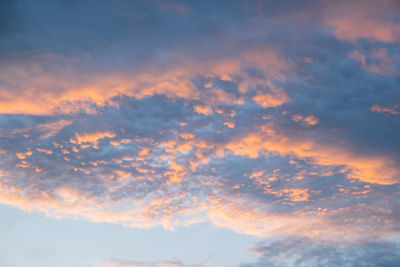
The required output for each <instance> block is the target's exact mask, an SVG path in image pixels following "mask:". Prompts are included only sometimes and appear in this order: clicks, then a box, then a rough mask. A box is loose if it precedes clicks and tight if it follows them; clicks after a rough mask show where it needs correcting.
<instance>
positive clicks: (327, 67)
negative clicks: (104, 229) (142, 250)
mask: <svg viewBox="0 0 400 267" xmlns="http://www.w3.org/2000/svg"><path fill="white" fill-rule="evenodd" d="M92 4H93V3H92ZM92 4H90V1H88V2H85V3H79V2H78V1H71V2H70V3H69V4H65V5H61V4H59V3H55V2H51V1H49V2H48V3H46V9H41V8H40V6H38V5H36V4H35V3H34V2H33V1H16V2H11V1H5V2H4V3H2V4H1V5H3V7H4V9H3V8H2V10H5V11H7V12H6V13H7V14H16V15H15V16H2V18H1V19H2V20H4V21H3V22H4V23H1V24H2V26H1V28H0V40H1V41H2V44H1V46H0V48H1V51H0V58H1V62H0V112H1V114H0V177H1V178H0V202H1V203H5V204H9V205H12V206H16V207H18V208H20V209H23V210H37V211H41V212H43V213H45V214H47V215H49V216H53V217H58V218H65V217H67V218H79V219H85V220H89V221H93V222H110V223H117V224H122V225H124V226H128V227H140V228H149V227H153V226H157V225H161V226H163V227H164V228H167V229H174V228H176V227H177V226H181V225H191V224H194V223H198V222H204V221H206V222H211V223H213V224H215V225H217V226H219V227H224V228H228V229H231V230H233V231H236V232H238V233H244V234H251V235H256V236H259V237H263V238H265V239H266V241H265V243H260V244H257V245H256V246H255V247H254V248H251V251H253V252H255V253H259V254H260V255H261V256H260V262H259V263H255V264H254V265H255V266H264V265H265V264H267V265H271V266H322V265H338V266H376V265H380V266H395V265H396V264H399V249H398V246H399V243H398V237H399V223H398V222H399V221H400V214H399V207H400V203H399V188H400V187H399V182H400V167H399V166H400V152H399V151H400V149H399V148H400V138H399V136H400V124H399V119H400V117H399V114H400V90H399V88H400V80H399V70H400V60H399V59H400V47H399V41H400V23H399V21H398V18H397V16H396V14H398V13H399V12H400V6H399V4H398V2H396V1H385V3H384V4H382V5H381V4H379V5H378V4H377V3H376V2H375V1H346V2H345V1H343V2H335V3H333V2H332V3H326V2H321V1H301V3H300V2H299V3H290V2H289V1H283V2H279V3H278V2H265V1H233V2H231V1H229V2H226V1H219V2H218V3H214V2H211V1H205V2H201V3H199V2H197V1H188V2H173V1H171V2H170V1H167V2H159V1H138V2H137V3H136V2H135V3H128V2H124V1H117V2H115V3H112V2H111V1H99V3H98V4H96V5H95V6H93V5H92ZM77 6H79V8H80V13H79V14H75V13H74V10H75V9H76V7H77ZM1 12H4V11H1ZM52 14H58V15H57V16H54V15H52ZM89 14H90V16H91V17H92V18H94V19H88V16H87V15H89ZM22 17H23V18H24V19H22ZM18 18H21V19H18ZM100 18H102V19H100ZM50 21H51V23H50ZM30 22H31V23H30ZM82 25H83V26H82ZM97 27H103V29H104V30H103V31H94V30H93V29H96V28H97ZM116 29H117V30H116ZM366 29H368V30H366ZM3 41H4V42H3ZM238 214H240V216H238ZM282 237H284V239H279V238H282ZM274 240H275V241H274ZM276 240H278V241H276ZM102 264H103V265H104V266H159V265H160V266H164V265H165V264H170V266H186V265H183V263H181V262H153V263H141V262H135V261H132V262H129V261H119V260H113V259H109V260H104V261H103V262H102ZM146 264H147V265H146ZM149 264H150V265H149ZM151 264H153V265H151ZM163 264H164V265H163ZM174 264H175V265H174ZM238 264H239V263H238ZM245 266H247V265H245ZM250 266H252V265H250Z"/></svg>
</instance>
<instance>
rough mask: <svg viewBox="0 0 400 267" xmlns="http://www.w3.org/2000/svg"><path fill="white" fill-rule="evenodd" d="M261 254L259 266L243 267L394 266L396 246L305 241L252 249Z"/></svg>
mask: <svg viewBox="0 0 400 267" xmlns="http://www.w3.org/2000/svg"><path fill="white" fill-rule="evenodd" d="M251 250H252V251H253V252H255V253H257V254H261V255H262V256H261V257H260V260H259V262H258V263H254V264H243V265H242V266H249V267H250V266H266V265H268V266H321V265H325V266H388V267H389V266H397V265H398V264H399V263H400V251H399V246H398V245H397V244H395V243H390V242H387V243H379V242H368V243H361V244H344V245H343V244H337V243H333V244H330V243H317V244H315V243H314V242H310V240H307V239H303V240H302V239H284V240H276V241H271V242H268V243H260V244H258V245H257V246H255V247H253V248H251Z"/></svg>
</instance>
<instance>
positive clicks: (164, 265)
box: [94, 259, 203, 267]
mask: <svg viewBox="0 0 400 267" xmlns="http://www.w3.org/2000/svg"><path fill="white" fill-rule="evenodd" d="M94 266H97V267H200V266H203V265H201V264H184V263H183V262H182V261H179V260H177V261H131V260H120V259H104V260H97V261H95V263H94Z"/></svg>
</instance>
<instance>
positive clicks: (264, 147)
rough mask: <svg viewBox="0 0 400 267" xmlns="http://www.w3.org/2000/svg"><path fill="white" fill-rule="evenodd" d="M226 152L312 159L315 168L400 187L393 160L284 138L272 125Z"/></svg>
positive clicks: (340, 147)
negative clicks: (333, 168) (340, 168)
mask: <svg viewBox="0 0 400 267" xmlns="http://www.w3.org/2000/svg"><path fill="white" fill-rule="evenodd" d="M224 148H226V149H228V150H230V151H232V152H233V153H234V154H237V155H241V156H247V157H249V158H256V157H258V155H259V154H260V153H265V154H268V152H277V153H279V154H282V155H290V154H294V155H296V156H297V157H299V158H303V159H307V158H309V159H311V160H312V162H313V163H314V164H320V165H326V166H329V165H334V166H345V167H346V170H347V171H349V174H348V175H349V177H351V178H356V179H359V180H361V181H365V182H369V183H378V184H393V183H397V182H398V178H397V177H398V176H399V173H400V170H399V169H398V168H396V167H395V166H393V163H391V162H393V161H391V160H390V158H386V157H383V156H382V157H380V156H369V155H362V154H357V153H354V152H352V151H350V150H348V149H346V147H345V146H340V145H335V146H330V145H326V144H318V143H315V142H314V141H313V140H309V139H304V140H294V139H292V138H290V137H288V136H285V135H282V134H280V133H279V132H278V131H277V130H275V129H274V127H273V126H272V125H269V126H268V127H262V128H261V129H260V131H259V132H256V133H250V134H248V135H247V136H245V137H243V138H242V139H240V140H232V142H229V143H227V144H226V145H225V147H224Z"/></svg>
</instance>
